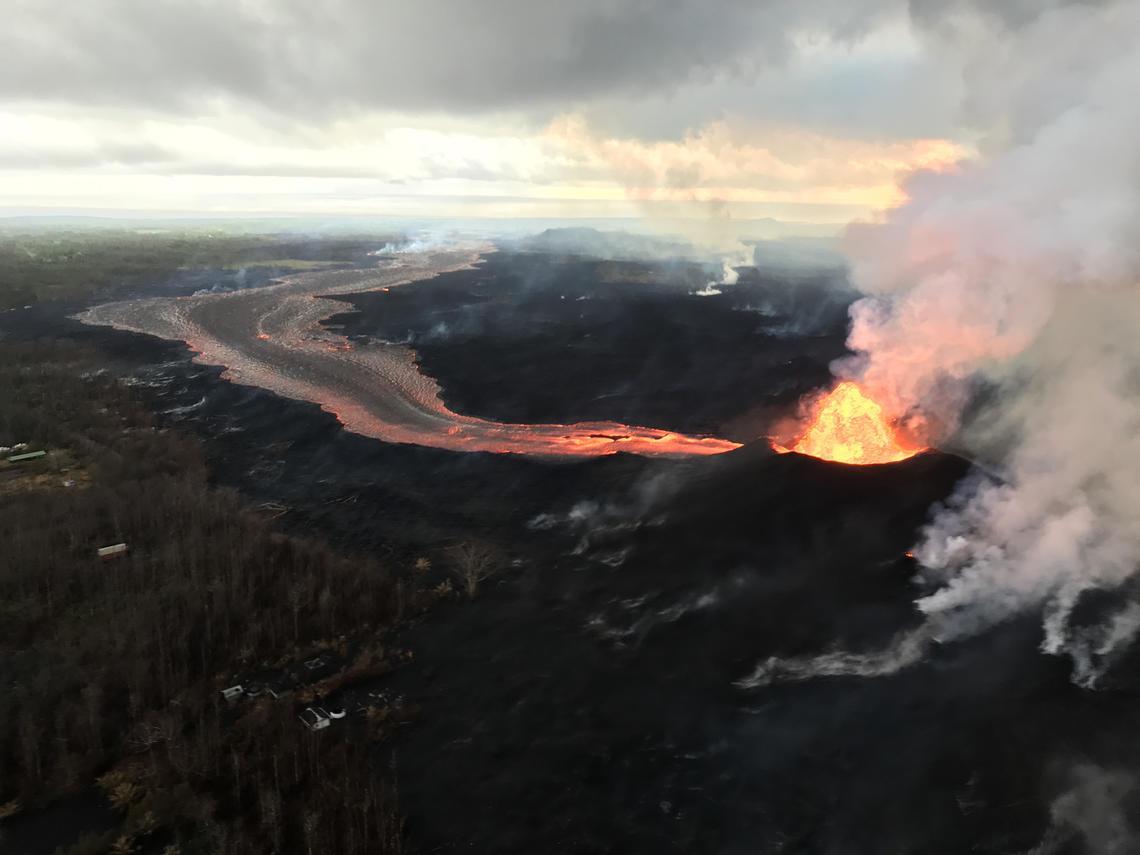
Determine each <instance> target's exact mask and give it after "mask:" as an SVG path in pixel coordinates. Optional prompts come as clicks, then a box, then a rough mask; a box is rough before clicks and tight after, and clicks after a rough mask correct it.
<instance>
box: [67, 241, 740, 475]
mask: <svg viewBox="0 0 1140 855" xmlns="http://www.w3.org/2000/svg"><path fill="white" fill-rule="evenodd" d="M485 251H486V248H485V247H478V248H474V249H472V248H465V249H456V250H452V251H446V252H431V253H417V254H408V255H405V256H402V257H401V259H400V261H399V262H398V263H396V264H394V265H392V266H390V267H384V268H377V269H373V270H363V271H362V270H348V271H344V270H339V271H324V272H318V273H305V274H299V275H296V276H291V277H288V278H287V279H285V280H283V281H282V282H281V283H280V284H276V285H271V286H269V287H266V288H257V289H251V290H248V291H235V292H231V293H226V294H203V295H196V296H193V297H177V298H165V297H160V298H152V299H141V300H127V301H122V302H118V303H108V304H106V305H102V306H96V307H95V308H93V309H90V310H88V311H86V312H84V313H82V314H81V315H79V316H78V317H79V319H80V320H82V321H83V322H84V323H89V324H96V325H103V326H111V327H114V328H116V329H123V330H131V331H133V332H141V333H145V334H148V335H153V336H157V337H159V338H164V339H170V340H176V341H183V342H185V343H186V344H187V345H188V346H189V347H190V348H191V350H193V351H194V353H195V361H197V362H201V363H203V364H209V365H220V366H222V367H223V368H224V369H225V371H224V372H223V375H222V376H223V377H225V378H226V379H228V380H231V381H233V382H236V383H242V384H245V385H250V386H258V387H260V388H263V389H267V390H269V391H271V392H274V393H276V394H279V395H282V396H284V397H288V398H293V399H296V400H302V401H310V402H312V403H316V404H319V405H320V406H321V408H322V409H324V410H326V411H328V412H330V413H332V414H333V415H335V416H336V418H337V419H338V420H339V421H340V422H341V424H343V425H344V426H345V428H346V429H348V430H350V431H353V432H354V433H359V434H363V435H364V436H370V437H374V438H376V439H380V440H383V441H385V442H395V443H405V444H412V445H424V446H430V447H433V448H444V449H450V450H453V451H490V452H500V453H514V454H528V455H536V456H556V457H566V456H598V455H604V454H614V453H616V452H618V451H627V452H631V453H634V454H643V455H669V456H687V455H695V454H701V455H707V454H721V453H723V452H726V451H731V450H733V449H735V448H739V447H740V444H739V443H736V442H730V441H729V440H725V439H718V438H715V437H707V436H691V435H687V434H681V433H675V432H671V431H665V430H657V429H654V428H646V427H638V426H633V425H623V424H618V423H616V422H582V423H577V424H571V425H557V424H534V425H527V424H505V423H502V422H494V421H487V420H485V419H479V418H474V417H471V416H464V415H460V414H459V413H454V412H452V411H451V410H449V409H448V408H447V407H446V406H445V405H444V403H443V400H442V398H441V396H440V389H439V385H438V384H437V383H436V381H435V380H434V379H433V378H431V377H427V376H425V375H423V374H422V373H420V371H419V367H418V365H417V363H416V360H415V353H414V351H413V350H412V349H411V348H409V347H406V346H404V345H396V344H387V343H383V342H377V343H374V344H369V345H365V346H359V347H357V346H354V345H352V344H351V343H350V342H349V341H348V340H347V339H345V338H344V337H343V336H340V335H337V334H335V333H332V332H330V331H328V330H325V329H322V328H321V327H320V321H321V319H322V318H326V317H328V316H329V315H331V314H334V313H335V312H337V311H340V310H343V304H340V303H337V302H334V301H333V300H329V299H324V296H322V295H326V296H332V295H336V294H349V293H359V292H362V291H373V290H387V289H389V288H392V287H395V286H397V285H402V284H406V283H409V282H414V281H420V280H423V279H429V278H432V277H435V276H438V275H439V274H441V273H445V272H448V271H451V270H459V269H463V268H466V267H470V266H472V265H473V264H474V263H475V262H476V260H477V259H478V257H479V255H480V254H481V253H482V252H485Z"/></svg>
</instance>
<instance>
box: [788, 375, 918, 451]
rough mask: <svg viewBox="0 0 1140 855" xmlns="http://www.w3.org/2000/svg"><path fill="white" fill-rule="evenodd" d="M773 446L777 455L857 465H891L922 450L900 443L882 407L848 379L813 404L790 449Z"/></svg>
mask: <svg viewBox="0 0 1140 855" xmlns="http://www.w3.org/2000/svg"><path fill="white" fill-rule="evenodd" d="M773 447H774V448H775V449H776V451H779V452H781V453H787V452H789V451H795V452H797V453H799V454H807V455H810V456H811V457H818V458H820V459H822V460H834V461H836V462H837V463H853V464H857V465H866V464H871V463H894V462H896V461H899V460H906V459H907V458H908V457H914V455H916V454H918V453H919V452H922V451H925V450H926V449H925V448H915V447H912V446H910V445H909V444H907V443H905V442H904V441H902V440H901V439H900V438H899V435H898V432H897V431H896V430H895V429H894V427H893V426H892V424H891V423H890V421H889V420H888V419H887V417H886V416H885V415H884V413H883V408H882V406H880V405H879V403H878V402H877V401H875V400H874V399H873V398H871V397H869V396H868V395H867V394H866V393H865V392H864V391H863V390H862V389H861V388H860V387H859V384H857V383H855V382H853V381H850V380H845V381H844V382H842V383H840V384H839V385H838V386H836V387H835V388H834V389H832V390H831V391H830V392H829V393H828V394H827V395H825V396H824V397H822V398H820V399H819V401H817V402H816V403H815V406H814V407H813V408H812V411H811V413H810V415H809V416H808V418H807V419H806V427H805V428H804V429H803V431H802V432H801V433H800V434H799V437H798V438H797V439H796V440H795V442H793V443H791V446H790V447H788V448H785V447H782V446H780V445H773Z"/></svg>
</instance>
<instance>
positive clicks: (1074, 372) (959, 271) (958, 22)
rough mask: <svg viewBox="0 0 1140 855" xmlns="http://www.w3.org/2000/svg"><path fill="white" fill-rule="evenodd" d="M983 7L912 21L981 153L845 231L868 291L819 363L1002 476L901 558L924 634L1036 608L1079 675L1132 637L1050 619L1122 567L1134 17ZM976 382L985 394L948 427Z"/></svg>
mask: <svg viewBox="0 0 1140 855" xmlns="http://www.w3.org/2000/svg"><path fill="white" fill-rule="evenodd" d="M987 15H988V13H987V12H985V11H984V10H983V11H976V10H975V9H974V7H973V6H970V5H969V4H958V5H955V6H948V7H947V9H945V10H943V12H942V13H941V14H939V15H938V16H936V18H935V19H932V20H930V21H929V22H928V23H929V24H930V27H931V33H932V37H933V38H936V39H937V40H938V41H939V44H940V46H941V49H942V50H943V51H944V52H945V55H947V56H948V57H952V58H953V60H954V61H957V62H960V63H961V65H962V67H963V69H965V71H964V73H965V74H966V76H967V79H968V80H970V81H971V82H972V83H973V84H974V92H973V94H972V96H971V98H970V99H969V101H968V103H967V104H966V109H967V114H968V117H969V118H970V119H972V120H974V121H978V122H984V123H985V128H986V129H987V132H988V136H987V138H986V140H985V142H984V144H983V146H982V150H983V152H984V154H983V156H982V157H981V158H980V159H979V160H978V161H976V162H971V163H966V164H962V165H960V166H959V167H957V168H955V169H953V170H950V171H947V172H944V173H940V174H934V173H924V174H919V175H916V176H915V177H913V178H912V180H911V181H910V182H909V184H908V185H907V192H908V196H909V201H908V202H907V203H906V204H904V205H903V206H901V207H899V208H897V209H894V210H892V211H891V212H889V213H888V214H887V215H886V216H885V218H884V220H883V221H882V222H880V223H876V224H869V225H860V226H856V227H853V228H852V229H851V231H850V233H849V235H848V250H849V254H850V257H851V261H852V272H853V277H854V280H855V284H856V285H857V286H858V287H859V288H860V289H861V290H863V291H864V292H865V293H867V294H868V295H869V296H868V297H867V298H866V299H864V300H861V301H859V302H858V303H856V304H855V305H854V306H853V307H852V311H851V317H852V330H851V334H850V339H849V344H850V346H851V347H852V349H853V350H855V351H857V352H858V354H859V355H858V356H857V357H856V358H854V359H853V360H851V361H849V362H847V363H845V364H843V365H840V366H837V371H838V373H840V374H843V375H854V376H858V377H860V378H861V379H862V380H863V382H864V383H865V384H866V385H867V386H868V387H869V388H870V390H871V391H872V393H873V394H875V395H876V396H877V397H879V399H880V400H881V401H882V402H883V403H884V405H885V407H886V408H887V409H888V410H889V411H890V412H892V413H893V415H894V416H895V417H897V418H899V419H901V420H902V422H903V424H904V425H907V426H908V427H909V428H911V429H912V430H917V431H919V432H922V433H925V434H926V435H927V436H928V437H929V438H930V439H932V440H933V441H935V442H938V441H940V440H942V441H945V440H946V439H948V438H949V437H951V436H956V440H955V441H956V442H958V443H960V444H961V445H963V446H964V447H965V448H966V449H967V451H968V452H970V453H973V454H977V455H985V456H987V457H990V458H991V459H992V458H995V457H996V459H998V460H1000V461H1001V469H1002V471H1003V472H1004V475H1005V477H1004V479H1003V480H1001V481H998V480H995V479H988V478H978V479H975V480H971V481H970V482H968V483H965V484H963V485H962V487H961V488H960V490H959V492H958V495H957V496H956V497H955V498H954V499H953V500H952V501H951V502H950V503H948V504H947V505H946V507H944V508H942V509H941V510H940V511H938V512H937V513H936V515H935V517H934V519H933V520H932V522H931V524H930V525H929V527H928V528H927V529H926V531H925V532H924V535H923V539H922V542H921V544H920V545H919V547H918V548H917V550H916V552H917V556H918V558H919V560H920V562H921V563H922V565H923V566H924V568H925V570H924V576H925V580H926V581H927V582H929V583H930V584H931V585H932V590H931V592H930V593H929V594H928V595H927V596H925V597H923V598H922V599H920V600H919V603H918V605H919V607H920V608H921V609H922V611H923V612H925V613H926V614H927V615H928V616H929V618H930V621H931V623H932V625H933V627H934V629H935V632H936V635H937V636H938V637H940V638H953V637H955V636H959V635H962V634H967V633H972V632H976V631H979V630H981V629H983V628H985V627H987V626H990V625H992V624H993V623H995V622H998V621H1001V620H1003V619H1005V618H1007V617H1009V616H1010V615H1011V614H1013V613H1015V612H1018V611H1021V610H1023V609H1026V608H1031V607H1040V606H1046V610H1047V613H1048V620H1047V624H1046V632H1047V638H1046V640H1045V643H1044V649H1046V650H1047V651H1049V652H1054V653H1056V652H1061V651H1069V652H1071V653H1073V654H1074V655H1075V656H1076V658H1077V660H1078V671H1080V670H1081V666H1080V661H1079V660H1080V654H1081V651H1082V650H1084V652H1085V653H1086V654H1087V653H1088V652H1089V651H1090V650H1092V651H1093V652H1096V651H1099V653H1097V655H1098V656H1100V657H1101V658H1103V657H1104V656H1106V655H1107V654H1108V653H1109V652H1110V651H1109V648H1110V647H1111V646H1113V645H1115V644H1117V643H1119V642H1121V641H1124V640H1130V639H1131V638H1132V637H1133V636H1134V635H1135V634H1136V631H1137V630H1136V627H1135V626H1134V624H1135V623H1136V621H1135V620H1134V619H1132V618H1130V617H1129V616H1130V615H1131V614H1132V612H1131V611H1129V608H1130V607H1124V608H1123V609H1122V610H1121V612H1119V613H1118V614H1117V615H1116V616H1115V617H1113V618H1111V619H1110V623H1111V624H1112V625H1113V626H1115V629H1113V628H1112V627H1109V628H1108V629H1106V630H1105V632H1104V634H1103V636H1102V637H1101V638H1100V639H1099V641H1096V642H1095V643H1094V642H1092V641H1089V640H1088V639H1087V638H1086V639H1085V640H1084V641H1080V640H1079V639H1077V638H1076V636H1075V635H1074V634H1073V633H1072V632H1071V631H1070V630H1069V629H1068V617H1069V614H1070V612H1071V610H1072V608H1073V606H1074V605H1075V604H1076V602H1077V601H1078V599H1079V597H1080V594H1081V592H1082V591H1084V590H1086V589H1090V588H1105V587H1109V588H1111V587H1114V586H1117V585H1119V584H1120V583H1121V582H1122V581H1123V580H1125V579H1127V578H1128V577H1129V576H1131V575H1132V574H1133V573H1134V572H1135V571H1136V569H1137V566H1138V563H1140V526H1138V525H1137V524H1136V520H1137V518H1138V516H1140V382H1138V377H1140V344H1138V343H1137V340H1136V336H1135V333H1134V332H1130V330H1132V331H1134V330H1135V329H1136V322H1137V321H1138V320H1140V311H1138V305H1140V304H1138V299H1137V298H1138V296H1140V292H1138V289H1137V282H1138V280H1140V180H1138V179H1140V155H1138V152H1137V149H1136V146H1135V143H1134V140H1135V138H1136V134H1137V131H1138V130H1140V101H1138V100H1137V99H1136V98H1135V96H1134V88H1135V83H1136V81H1137V80H1140V48H1138V47H1137V45H1140V7H1138V6H1136V5H1135V4H1126V3H1105V4H1073V5H1065V4H1050V5H1047V6H1041V7H1040V8H1039V9H1036V10H1027V11H1026V16H1025V18H1024V19H1022V20H1017V21H1016V22H1015V23H1009V24H1008V25H1007V26H1005V27H997V26H995V21H994V19H993V18H992V17H987ZM995 30H996V32H995ZM987 34H988V35H987ZM978 378H983V379H984V381H985V382H986V383H988V384H989V385H990V386H991V387H993V388H996V393H995V394H993V395H991V396H990V400H989V403H988V404H987V405H986V406H985V408H984V409H983V411H982V413H981V415H980V417H978V418H975V419H971V424H970V425H968V426H967V427H966V428H965V429H961V425H960V422H961V417H962V412H963V407H964V406H965V404H966V402H967V401H968V399H969V397H970V394H971V390H972V388H973V384H975V383H976V382H977V380H978ZM1130 627H1131V629H1130ZM1082 645H1083V646H1082ZM1086 659H1087V656H1086ZM1077 677H1078V679H1079V680H1083V681H1084V682H1086V683H1087V684H1092V683H1095V674H1091V672H1087V671H1086V672H1085V673H1084V674H1083V676H1082V674H1078V675H1077Z"/></svg>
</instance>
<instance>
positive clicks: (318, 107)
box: [0, 0, 976, 228]
mask: <svg viewBox="0 0 1140 855" xmlns="http://www.w3.org/2000/svg"><path fill="white" fill-rule="evenodd" d="M928 5H929V4H927V3H923V2H911V3H909V4H908V3H905V2H902V0H809V2H795V0H769V2H744V0H740V2H737V0H715V2H709V0H667V2H660V3H651V2H646V0H581V2H575V3H568V2H563V0H525V1H524V0H486V2H481V3H464V2H456V0H420V1H419V2H415V3H412V2H379V3H375V2H366V0H331V2H326V3H311V2H302V0H276V1H275V2H270V0H238V1H237V2H234V1H233V0H226V2H222V0H86V2H83V3H72V2H49V0H7V2H6V4H5V6H6V10H5V12H6V14H5V17H6V24H5V28H4V31H3V32H2V33H0V53H2V54H3V55H4V56H5V58H6V59H5V62H4V63H3V65H2V66H0V213H9V214H11V213H17V214H20V213H64V212H66V213H75V212H84V211H87V212H113V211H130V212H132V213H138V212H153V213H164V214H165V213H199V214H218V215H232V214H242V213H261V214H280V213H284V214H290V213H296V214H301V213H304V214H318V215H336V214H355V215H370V216H415V217H425V216H440V217H465V216H466V217H516V216H517V217H550V218H556V217H591V218H601V217H609V216H614V217H638V216H640V217H648V218H653V217H657V216H660V217H671V218H672V217H682V218H683V217H691V218H694V219H700V218H706V217H720V218H725V217H731V218H734V219H739V220H747V219H752V218H764V217H772V218H775V219H778V220H784V221H789V222H796V223H805V224H816V225H817V226H818V225H819V224H828V225H834V226H836V227H837V228H838V227H839V226H840V225H842V224H843V223H846V222H847V221H849V220H851V219H852V218H854V217H859V216H864V215H867V214H869V213H871V212H873V211H875V210H879V209H882V208H884V207H886V206H889V205H890V204H892V203H893V202H896V201H898V200H899V199H900V198H901V191H900V189H899V179H900V176H903V175H905V174H906V173H908V172H910V171H912V170H914V169H919V168H924V167H930V168H936V169H944V168H946V167H948V166H950V165H951V164H953V163H954V162H955V161H957V160H958V159H960V158H962V157H964V156H969V154H970V153H971V152H972V151H973V147H974V145H975V142H976V141H975V140H974V139H973V138H972V137H971V136H970V134H969V133H968V131H966V130H964V129H963V127H962V125H961V124H960V123H959V121H958V120H959V118H960V113H961V104H960V100H961V93H960V90H961V80H960V77H961V75H960V72H959V71H958V70H957V69H956V68H955V66H954V65H953V64H952V63H946V62H943V61H941V57H940V56H939V51H938V46H937V43H936V42H935V41H934V40H932V39H930V38H929V37H928V35H929V33H930V32H931V31H932V30H933V28H935V27H936V26H937V25H938V21H937V20H934V19H937V17H938V16H937V14H935V13H931V12H929V11H924V9H923V8H922V7H925V6H928Z"/></svg>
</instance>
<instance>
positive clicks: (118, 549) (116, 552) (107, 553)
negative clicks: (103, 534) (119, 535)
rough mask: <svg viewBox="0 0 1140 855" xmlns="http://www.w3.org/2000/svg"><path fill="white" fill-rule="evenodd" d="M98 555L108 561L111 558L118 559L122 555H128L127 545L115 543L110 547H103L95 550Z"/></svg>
mask: <svg viewBox="0 0 1140 855" xmlns="http://www.w3.org/2000/svg"><path fill="white" fill-rule="evenodd" d="M95 552H96V554H97V555H98V556H99V557H100V558H102V559H103V560H104V561H107V560H109V559H111V558H118V557H119V556H121V555H126V554H127V545H126V544H125V543H113V544H111V545H110V546H101V547H99V548H98V549H97V550H95Z"/></svg>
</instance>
